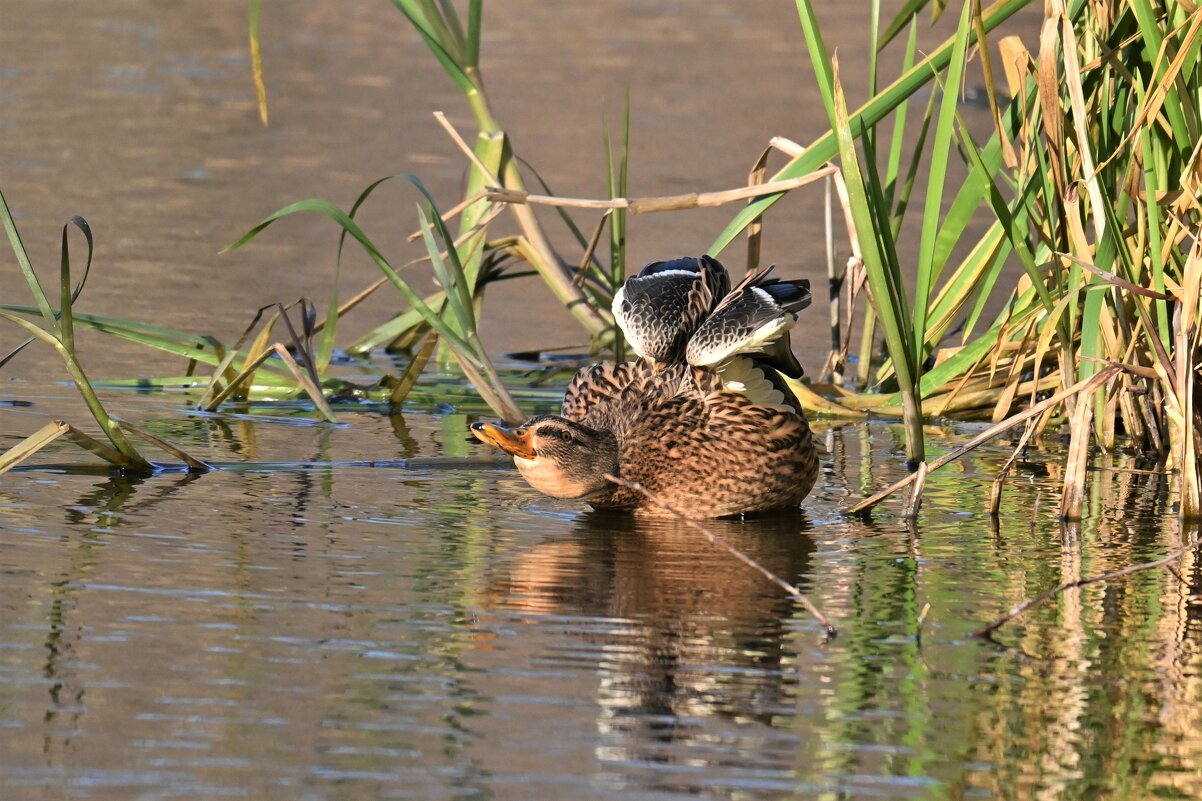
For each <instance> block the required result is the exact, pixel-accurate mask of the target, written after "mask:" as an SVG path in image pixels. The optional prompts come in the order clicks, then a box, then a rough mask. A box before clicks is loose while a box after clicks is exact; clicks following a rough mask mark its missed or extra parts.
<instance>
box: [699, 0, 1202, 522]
mask: <svg viewBox="0 0 1202 801" xmlns="http://www.w3.org/2000/svg"><path fill="white" fill-rule="evenodd" d="M1027 4H1028V3H1027V2H1021V1H1020V0H1009V1H1007V0H1001V2H996V3H994V4H993V5H991V6H989V7H987V8H984V9H982V8H981V7H980V5H979V4H978V3H976V2H973V0H968V2H966V3H964V4H963V5H962V6H961V13H960V17H959V24H958V26H957V29H956V33H955V35H954V36H952V37H950V38H949V39H948V40H947V41H945V42H944V43H943V44H941V45H940V46H939V47H937V48H936V49H934V50H933V51H931V52H930V54H929V55H928V56H926V57H925V58H923V59H921V60H918V61H917V62H915V61H914V57H915V49H914V41H915V40H914V38H913V30H914V25H915V24H916V19H917V14H918V13H919V12H920V11H921V10H922V9H923V7H925V6H926V5H927V3H926V2H918V1H917V0H915V1H914V2H910V3H908V4H907V5H906V7H905V9H903V12H902V14H900V15H899V16H898V17H897V18H895V19H894V20H893V21H892V22H890V23H889V24H888V25H887V26H886V27H885V32H884V33H883V34H881V35H880V36H879V37H876V36H875V34H874V40H873V42H871V43H870V45H869V58H868V59H867V60H868V62H869V65H870V74H871V75H870V77H871V79H872V85H873V87H874V91H873V94H872V96H871V97H870V98H869V99H868V100H867V102H865V103H863V104H862V105H861V106H860V107H859V109H858V110H856V111H854V112H850V113H849V112H848V111H847V110H846V101H845V99H844V95H843V91H842V88H841V86H840V84H839V80H838V70H837V64H836V63H834V61H833V60H832V59H831V58H830V57H829V56H828V54H827V52H826V49H825V46H824V44H823V39H822V34H821V29H820V26H819V22H818V19H817V16H816V15H815V13H814V10H813V8H812V6H811V3H810V2H809V0H797V7H798V12H799V18H800V21H801V25H802V29H803V31H804V33H805V38H806V43H807V49H808V51H809V54H810V58H811V61H812V64H813V67H814V73H815V76H816V78H817V81H818V88H819V91H820V94H821V96H822V98H823V102H824V104H825V106H826V109H827V113H828V115H829V116H830V118H831V132H830V133H827V134H824V135H823V136H821V137H819V138H818V139H816V140H815V141H814V142H812V143H810V144H809V146H808V147H807V148H806V149H805V151H804V153H802V154H801V155H800V156H797V157H796V158H795V159H794V160H793V161H792V162H790V163H789V164H788V165H786V166H785V167H784V168H783V169H782V170H781V171H779V172H778V173H777V175H776V176H774V178H775V179H782V178H788V177H790V176H792V175H798V174H802V173H806V172H809V171H812V170H814V169H815V168H816V167H818V166H820V165H821V164H822V163H823V162H825V161H826V160H828V159H831V158H833V157H835V156H836V155H837V156H838V157H839V161H840V163H841V165H842V170H843V179H844V181H845V183H846V186H847V203H848V206H849V207H850V208H849V216H850V217H851V218H852V220H853V221H854V237H855V240H856V242H855V243H854V247H853V252H855V253H857V254H858V258H859V260H860V262H861V265H857V267H860V268H862V269H863V270H864V271H865V272H866V278H867V286H868V292H869V295H870V298H871V307H870V308H868V309H866V310H864V313H863V315H862V318H861V319H862V322H863V328H864V330H865V331H866V332H867V336H868V337H869V341H871V337H872V336H873V333H874V332H875V331H876V330H877V329H878V328H879V329H880V333H881V335H882V336H883V338H884V341H885V344H886V349H887V356H886V357H885V358H884V359H880V360H876V361H873V360H872V358H871V357H872V349H871V348H870V347H864V348H862V349H861V364H860V370H859V376H860V377H861V378H862V379H863V382H862V384H861V386H859V387H858V391H857V392H856V393H855V394H852V395H850V396H847V397H842V398H839V399H838V400H839V403H840V404H842V405H844V406H848V407H851V408H855V409H862V410H869V411H875V412H878V413H886V414H900V415H901V416H902V417H903V418H904V419H905V422H906V426H905V430H906V434H907V452H908V455H909V456H910V458H911V459H914V460H921V459H922V457H923V445H922V428H921V426H922V423H923V421H925V420H927V419H929V418H931V417H932V416H938V415H944V414H961V415H963V414H969V415H974V416H986V417H990V418H992V419H993V420H994V421H995V422H998V421H1001V420H1003V419H1004V418H1006V416H1007V415H1010V414H1014V413H1015V412H1017V411H1019V410H1022V409H1023V408H1026V407H1028V406H1031V405H1033V404H1035V403H1036V401H1037V400H1038V399H1040V398H1042V397H1045V396H1047V395H1049V394H1051V393H1053V392H1055V391H1057V390H1060V391H1062V392H1063V391H1064V390H1067V389H1068V388H1070V387H1072V386H1075V385H1079V383H1080V382H1083V381H1086V380H1087V379H1089V378H1090V377H1091V376H1093V375H1095V374H1097V373H1098V372H1099V371H1100V370H1101V369H1102V368H1103V367H1105V366H1106V365H1119V366H1121V368H1122V369H1121V370H1120V371H1118V372H1117V373H1116V374H1115V375H1114V376H1113V377H1112V379H1111V380H1110V381H1108V382H1107V383H1105V384H1104V385H1102V386H1100V387H1099V388H1097V389H1091V391H1090V397H1088V398H1083V399H1078V398H1076V397H1075V393H1065V399H1064V402H1063V403H1062V404H1060V405H1058V406H1057V407H1056V408H1053V409H1049V410H1048V412H1047V414H1045V415H1044V416H1042V417H1041V418H1040V422H1039V425H1040V427H1041V428H1043V427H1046V426H1047V425H1049V424H1050V423H1052V422H1054V421H1056V420H1066V419H1069V418H1071V420H1072V421H1073V422H1074V425H1072V426H1071V431H1072V434H1073V445H1072V449H1071V450H1072V455H1071V456H1070V462H1069V470H1068V473H1067V475H1066V478H1065V494H1064V498H1063V499H1062V506H1061V513H1062V515H1064V516H1065V517H1068V518H1075V517H1078V516H1079V515H1080V512H1081V503H1082V499H1081V487H1082V484H1083V476H1084V469H1085V464H1086V462H1085V458H1084V457H1085V454H1086V453H1087V452H1088V450H1089V449H1090V447H1091V445H1100V446H1101V447H1103V448H1106V449H1111V448H1114V447H1116V442H1117V441H1116V436H1117V433H1118V432H1120V431H1121V432H1124V433H1126V434H1127V435H1128V437H1129V438H1130V440H1129V441H1130V442H1132V443H1133V444H1134V445H1135V447H1137V448H1140V449H1143V450H1146V451H1148V452H1150V453H1154V454H1158V455H1160V456H1161V457H1162V458H1166V459H1167V460H1168V463H1169V466H1170V468H1172V469H1174V470H1175V471H1177V475H1178V476H1179V477H1180V485H1181V486H1180V490H1181V509H1180V511H1181V514H1182V515H1183V516H1186V517H1196V516H1198V515H1199V514H1200V513H1202V506H1199V468H1198V459H1197V453H1196V444H1195V443H1196V438H1197V437H1198V436H1199V433H1202V417H1200V416H1199V411H1198V409H1197V407H1196V405H1195V402H1194V397H1195V395H1196V391H1197V386H1198V383H1199V378H1198V369H1197V365H1198V363H1199V361H1202V360H1200V359H1199V316H1200V310H1199V294H1198V291H1197V287H1198V284H1199V281H1200V280H1202V279H1200V278H1199V271H1200V270H1202V250H1200V249H1199V248H1200V246H1199V244H1198V237H1197V229H1198V224H1199V221H1200V218H1202V207H1200V206H1199V202H1198V196H1199V194H1200V193H1199V186H1198V182H1199V169H1198V159H1199V150H1198V146H1197V143H1198V141H1199V133H1200V131H1199V129H1200V128H1202V122H1200V117H1199V113H1198V106H1199V103H1200V102H1202V77H1200V76H1202V71H1200V70H1199V65H1198V61H1199V50H1200V48H1202V17H1199V15H1197V14H1194V13H1192V12H1191V11H1190V9H1189V7H1187V6H1185V5H1183V4H1180V3H1174V2H1164V3H1158V2H1153V0H1127V2H1122V3H1115V2H1100V1H1099V2H1087V0H1070V2H1068V3H1067V4H1066V3H1063V2H1059V0H1056V1H1054V2H1052V3H1049V4H1048V5H1047V10H1046V13H1045V21H1044V25H1043V27H1042V32H1041V37H1040V47H1039V50H1038V52H1037V53H1035V54H1032V53H1030V52H1028V51H1027V50H1026V49H1025V48H1023V46H1022V45H1021V44H1020V43H1018V42H1017V41H1016V40H1014V39H1002V40H1000V41H998V40H996V39H995V40H991V39H990V38H989V36H990V34H992V33H994V31H995V30H996V29H997V27H998V26H999V25H1000V24H1001V23H1003V22H1004V21H1005V20H1006V19H1008V18H1009V17H1011V16H1012V15H1013V14H1014V13H1015V12H1017V11H1018V10H1020V9H1021V8H1022V7H1023V6H1025V5H1027ZM940 10H942V7H941V6H940V7H936V11H937V12H938V11H940ZM873 11H874V17H873V24H872V28H873V31H874V32H875V31H876V30H878V29H879V6H878V5H877V4H874V8H873ZM907 26H909V27H910V30H911V38H910V39H909V41H908V43H907V44H906V48H907V49H906V52H905V58H904V60H905V64H906V65H907V66H905V67H904V68H903V72H902V74H901V75H900V76H899V77H898V79H897V80H896V81H894V82H893V83H892V84H890V85H889V86H888V87H886V88H885V89H883V90H880V91H875V85H876V80H877V75H876V71H877V66H876V65H877V54H878V52H879V51H880V50H881V49H882V48H884V47H885V46H887V45H888V44H889V43H890V42H891V41H893V40H894V39H895V37H896V36H897V35H898V34H900V33H901V32H902V31H903V30H905V28H906V27H907ZM974 57H975V59H976V61H977V62H978V63H979V65H980V68H981V69H982V70H983V78H984V82H985V85H986V87H987V95H988V100H989V106H990V114H991V116H992V118H993V121H994V132H993V135H992V136H991V137H990V138H989V139H988V141H986V142H984V143H978V142H976V141H974V140H973V137H972V135H971V134H970V133H969V131H968V128H967V126H966V125H965V123H964V120H963V119H962V118H961V116H960V110H959V108H958V106H957V100H958V96H959V95H960V93H961V91H962V87H963V85H964V82H965V78H964V76H965V75H966V74H967V71H968V70H969V69H970V68H972V67H973V65H972V64H971V62H972V61H973V59H974ZM995 64H997V65H999V66H1000V67H1001V68H1002V70H1003V71H1004V73H1005V76H1006V82H1007V84H1008V85H1009V91H1010V100H1009V103H1008V104H1007V103H1003V102H999V99H998V97H997V96H996V92H995V90H994V88H993V85H994V80H995V79H994V65H995ZM924 86H925V87H927V88H929V89H930V90H931V93H932V101H931V104H930V105H928V108H927V112H926V114H925V115H924V116H923V117H922V119H921V120H920V122H919V125H918V131H917V134H916V140H917V142H918V143H919V145H918V147H917V148H916V149H915V150H914V151H913V155H912V156H911V157H910V161H909V164H905V163H903V161H904V155H903V147H902V137H903V136H904V135H905V134H906V132H907V130H908V128H909V127H910V126H908V125H907V122H908V121H907V118H906V115H907V106H908V102H909V99H910V98H911V97H912V96H913V94H914V93H915V92H916V91H917V90H918V89H920V88H922V87H924ZM940 93H941V97H940V98H939V99H938V100H937V99H936V98H937V97H938V96H939V95H940ZM911 133H913V132H911ZM886 142H887V143H888V145H887V149H886V148H882V147H881V145H882V143H886ZM882 153H884V155H883V156H882ZM953 158H959V159H961V160H962V162H963V164H964V165H965V167H966V173H967V174H966V177H965V178H964V180H963V181H962V182H961V183H960V185H959V186H958V187H957V186H952V185H951V184H950V183H949V176H948V172H947V169H946V167H947V164H948V162H949V161H950V160H951V159H953ZM882 161H883V162H884V165H883V166H884V180H882V179H881V177H880V170H881V162H882ZM920 163H925V164H927V165H928V176H929V177H928V179H927V183H926V187H925V193H924V195H923V203H922V208H921V211H920V216H919V217H918V219H916V220H907V219H906V217H907V211H908V210H909V209H908V206H909V195H910V190H911V188H912V187H913V184H914V180H915V176H916V175H917V174H918V167H919V164H920ZM903 175H904V176H905V178H904V179H903V177H902V176H903ZM777 199H779V196H774V197H767V198H764V199H761V200H757V201H755V202H753V203H751V204H750V205H749V206H748V207H747V209H745V210H743V211H742V212H740V214H738V215H737V216H736V217H735V219H734V220H733V221H732V222H731V224H730V225H729V226H728V227H727V228H726V229H725V230H724V231H723V232H722V233H721V234H720V235H719V237H718V239H717V240H716V241H715V243H714V246H713V247H712V248H711V253H717V252H719V251H721V250H722V248H724V247H725V246H726V245H727V244H729V243H730V242H731V241H733V239H734V238H735V236H737V235H738V234H739V233H740V232H742V231H743V230H745V229H746V228H747V227H748V226H749V225H750V224H751V223H752V222H753V221H755V220H756V219H758V218H759V216H760V215H762V214H763V213H764V212H765V211H766V210H768V208H769V207H770V206H771V205H772V204H773V203H774V202H775V201H776V200H777ZM912 214H913V212H911V216H912ZM973 220H977V221H983V222H984V223H985V225H984V233H983V234H977V235H975V236H974V237H972V238H969V236H968V233H967V232H968V230H969V223H970V222H971V221H973ZM915 230H916V231H917V232H918V234H917V236H918V241H917V243H916V245H917V246H916V248H912V250H916V252H917V258H916V260H915V262H914V263H913V265H903V264H901V263H900V262H899V252H901V245H900V244H899V242H901V241H903V240H904V238H905V237H906V236H907V235H909V233H910V232H911V231H915ZM954 253H966V254H967V255H965V256H958V257H954V256H953V254H954ZM1007 265H1014V266H1015V267H1017V268H1018V270H1017V271H1013V270H1006V269H1005V268H1006V266H1007ZM1010 275H1016V276H1017V277H1008V276H1010ZM907 277H909V278H911V279H912V286H913V291H912V292H911V293H907V291H906V288H905V287H906V281H905V280H904V279H905V278H907ZM990 300H993V301H994V302H995V303H996V302H997V301H999V300H1002V301H1004V302H1005V310H1004V311H1003V312H1002V313H1001V314H1000V315H998V316H997V317H996V318H995V319H994V320H993V321H992V322H989V321H988V320H986V319H985V313H984V309H985V307H986V305H987V303H988V302H989V301H990ZM846 313H848V314H850V313H852V312H851V311H850V310H848V311H847V312H846ZM953 332H954V333H953ZM899 406H900V408H899Z"/></svg>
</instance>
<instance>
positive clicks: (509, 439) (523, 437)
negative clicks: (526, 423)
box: [472, 423, 534, 459]
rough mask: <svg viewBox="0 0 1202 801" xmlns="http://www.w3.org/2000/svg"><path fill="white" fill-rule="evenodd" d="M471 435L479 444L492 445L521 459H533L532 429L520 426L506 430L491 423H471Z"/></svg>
mask: <svg viewBox="0 0 1202 801" xmlns="http://www.w3.org/2000/svg"><path fill="white" fill-rule="evenodd" d="M472 433H473V434H475V435H476V439H478V440H480V441H481V442H487V443H488V444H489V445H494V446H496V447H498V448H500V449H501V450H503V451H505V452H506V453H512V454H513V455H514V456H520V457H522V458H523V459H533V458H534V431H533V429H529V428H523V427H522V426H518V427H516V428H506V427H505V426H499V425H494V424H492V423H472Z"/></svg>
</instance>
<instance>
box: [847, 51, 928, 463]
mask: <svg viewBox="0 0 1202 801" xmlns="http://www.w3.org/2000/svg"><path fill="white" fill-rule="evenodd" d="M831 75H832V79H833V82H834V83H833V93H832V101H833V106H834V118H835V133H836V135H837V137H838V144H839V156H840V161H841V162H842V165H843V179H844V181H845V182H846V184H847V194H848V199H849V202H850V206H851V210H852V215H853V217H854V219H855V225H856V233H857V234H858V236H859V239H860V248H861V251H862V255H863V259H864V267H865V269H866V270H867V272H868V284H869V287H870V289H871V291H872V296H873V299H874V300H875V308H876V312H877V316H878V317H880V318H881V322H882V325H883V326H884V329H885V343H886V347H888V349H889V355H890V356H891V357H892V359H893V362H894V369H895V371H896V373H897V381H898V386H899V388H900V394H901V396H902V404H903V406H904V409H905V414H904V418H905V427H906V456H907V458H908V459H909V460H910V461H911V462H912V463H914V464H917V463H918V462H921V461H923V453H924V442H923V434H922V407H921V405H920V403H919V399H918V396H917V392H916V390H917V387H916V386H915V374H914V372H913V370H912V369H911V368H912V363H911V359H912V356H913V353H914V349H913V348H912V347H911V346H910V343H909V341H908V339H907V337H908V332H909V330H911V329H910V326H909V325H908V322H909V321H908V319H907V318H906V312H905V306H904V304H905V293H904V288H903V287H902V285H901V281H900V280H899V276H897V275H895V274H892V273H891V271H890V265H889V263H888V259H887V257H886V255H885V253H884V251H883V248H882V245H881V237H882V235H884V236H886V237H887V236H888V235H889V234H888V229H885V231H884V232H882V231H881V230H879V228H878V227H877V220H876V219H875V217H874V215H873V213H872V210H871V209H870V207H869V200H868V193H867V190H866V188H865V185H864V179H863V177H862V173H861V171H860V167H859V157H858V156H857V154H856V146H855V141H854V139H853V138H852V131H851V125H850V120H849V118H848V116H847V104H846V101H845V100H844V97H843V87H842V86H841V84H840V83H839V63H838V59H837V58H836V59H835V60H834V61H833V62H832V72H831ZM872 232H875V234H873V233H872Z"/></svg>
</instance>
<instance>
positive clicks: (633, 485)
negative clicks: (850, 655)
mask: <svg viewBox="0 0 1202 801" xmlns="http://www.w3.org/2000/svg"><path fill="white" fill-rule="evenodd" d="M605 480H606V481H612V482H613V483H615V484H618V485H619V486H623V487H626V488H627V489H632V490H634V491H635V492H639V493H642V495H643V496H644V497H645V498H646V499H647V500H649V501H651V502H652V503H653V504H655V505H656V506H658V507H659V508H661V509H663V510H665V511H667V512H671V513H672V514H673V515H675V516H676V517H677V518H678V519H680V520H681V522H683V523H684V524H685V525H686V526H688V527H689V528H691V529H693V530H695V531H698V532H700V533H701V535H702V536H703V537H705V538H706V539H707V540H709V542H710V544H711V545H716V546H718V547H719V548H724V549H725V550H726V551H727V552H729V553H730V554H731V556H733V557H735V558H736V559H738V560H739V561H740V562H742V563H743V564H745V565H747V566H748V567H750V568H752V569H753V570H756V571H758V572H759V573H760V575H762V576H764V578H766V579H768V580H769V581H771V582H772V583H774V584H776V585H777V586H778V587H780V588H781V589H783V590H784V591H785V592H787V593H789V595H791V596H793V597H794V598H795V599H797V600H798V601H800V602H801V604H802V605H803V606H804V607H805V608H806V610H807V611H809V613H810V614H811V615H813V617H814V619H815V620H817V621H818V622H819V623H821V624H822V626H823V627H824V628H825V629H826V635H827V636H828V637H835V636H837V635H838V634H839V630H838V629H836V628H835V624H833V623H831V622H830V620H828V619H827V617H826V615H824V614H822V612H820V611H819V610H818V607H816V606H814V604H813V602H812V601H810V599H809V598H807V597H806V596H805V594H804V593H802V592H801V590H799V589H797V588H796V587H794V586H793V585H792V584H790V583H789V582H787V581H785V580H784V579H782V578H781V577H780V576H778V575H776V574H775V573H773V572H772V571H771V570H769V569H768V568H766V567H764V566H763V565H761V564H760V563H759V562H757V561H755V560H754V559H752V558H751V557H750V556H748V555H747V554H745V553H743V552H742V551H740V550H739V549H738V548H736V547H734V546H733V545H729V544H728V543H726V542H723V541H722V540H721V539H719V538H718V536H717V535H716V534H714V532H712V531H710V530H709V529H707V528H706V527H705V526H703V525H701V524H700V523H698V522H697V521H696V520H693V519H692V518H690V517H689V516H688V515H686V514H685V513H684V512H681V511H680V510H679V509H677V508H675V507H674V506H671V505H670V504H667V503H665V502H664V501H662V500H660V499H659V498H658V497H656V495H655V494H654V493H652V492H651V491H650V490H648V489H647V488H646V487H644V486H643V485H642V484H640V483H638V482H637V481H627V480H626V479H622V478H618V477H617V476H614V475H610V474H608V473H607V474H606V475H605Z"/></svg>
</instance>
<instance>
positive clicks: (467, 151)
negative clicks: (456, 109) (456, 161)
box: [434, 111, 501, 186]
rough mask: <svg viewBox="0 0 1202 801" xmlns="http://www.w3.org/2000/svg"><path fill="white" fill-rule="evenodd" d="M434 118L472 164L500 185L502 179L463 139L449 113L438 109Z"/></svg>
mask: <svg viewBox="0 0 1202 801" xmlns="http://www.w3.org/2000/svg"><path fill="white" fill-rule="evenodd" d="M434 119H436V120H437V121H438V124H439V125H441V126H442V128H443V130H444V131H446V132H447V135H448V136H450V137H451V139H452V141H454V142H455V144H456V145H458V146H459V149H460V150H462V151H463V153H464V155H466V156H467V157H468V159H469V160H470V161H471V162H472V164H474V165H476V169H478V170H479V171H480V174H481V175H483V176H484V177H485V178H487V179H488V182H489V183H490V184H492V185H494V186H499V185H500V183H501V181H500V179H498V178H497V176H496V175H495V174H494V173H493V171H492V170H490V169H489V168H488V166H487V165H486V164H485V163H484V162H483V161H481V160H480V157H479V156H477V155H476V151H474V150H472V149H471V148H470V147H468V146H467V142H465V141H463V137H462V136H460V135H459V131H456V130H455V126H454V125H451V121H450V120H448V119H447V115H446V114H443V113H442V112H441V111H436V112H434Z"/></svg>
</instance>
